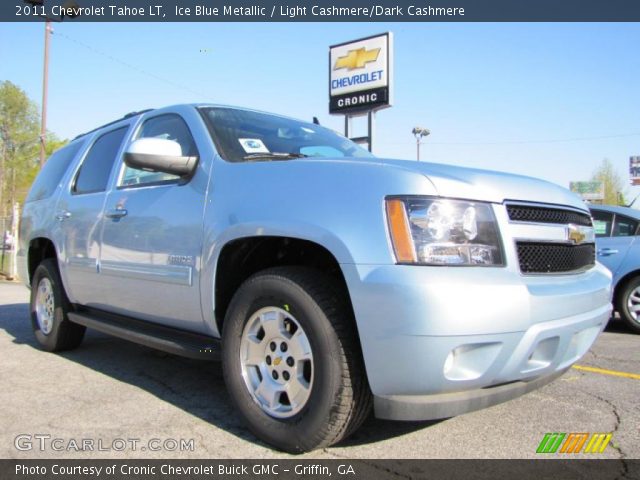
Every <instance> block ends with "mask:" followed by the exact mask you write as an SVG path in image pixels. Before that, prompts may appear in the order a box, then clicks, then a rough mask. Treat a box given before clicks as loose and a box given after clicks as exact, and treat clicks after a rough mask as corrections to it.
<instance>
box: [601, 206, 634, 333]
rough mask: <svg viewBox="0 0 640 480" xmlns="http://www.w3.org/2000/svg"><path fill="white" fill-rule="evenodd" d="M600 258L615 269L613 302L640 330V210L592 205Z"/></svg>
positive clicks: (624, 316)
mask: <svg viewBox="0 0 640 480" xmlns="http://www.w3.org/2000/svg"><path fill="white" fill-rule="evenodd" d="M590 208H591V214H592V216H593V221H594V228H595V233H596V245H597V248H598V260H599V261H600V262H602V263H603V264H604V265H605V266H606V267H607V268H608V269H609V270H611V272H612V273H613V304H614V307H615V309H616V311H617V312H618V314H619V315H620V318H621V319H622V320H624V322H625V323H626V324H627V325H628V326H629V327H630V328H631V330H632V331H634V332H635V333H640V242H639V241H638V235H639V234H640V211H638V210H636V209H633V208H628V207H617V206H610V205H592V206H591V207H590Z"/></svg>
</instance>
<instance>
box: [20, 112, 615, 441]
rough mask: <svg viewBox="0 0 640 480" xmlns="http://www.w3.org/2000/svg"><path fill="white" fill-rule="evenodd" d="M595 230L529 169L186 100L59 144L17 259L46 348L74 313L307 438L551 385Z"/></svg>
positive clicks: (604, 274) (598, 312) (73, 339)
mask: <svg viewBox="0 0 640 480" xmlns="http://www.w3.org/2000/svg"><path fill="white" fill-rule="evenodd" d="M594 240H595V238H594V231H593V226H592V221H591V217H590V215H589V211H588V210H587V208H586V207H585V205H584V204H583V202H582V201H581V200H580V199H578V198H577V197H576V196H575V195H574V194H572V193H571V192H569V191H568V190H565V189H564V188H561V187H559V186H556V185H553V184H550V183H547V182H544V181H541V180H536V179H533V178H528V177H523V176H517V175H510V174H505V173H498V172H490V171H483V170H475V169H466V168H459V167H452V166H447V165H438V164H430V163H419V162H413V161H400V160H388V159H381V158H376V157H374V156H372V155H371V154H369V153H368V152H366V151H365V150H363V149H362V148H361V147H359V146H358V145H356V144H355V143H353V142H351V141H350V140H348V139H346V138H345V137H342V136H340V135H338V134H336V133H335V132H333V131H331V130H328V129H326V128H324V127H321V126H319V125H316V124H314V123H305V122H301V121H297V120H293V119H290V118H286V117H281V116H277V115H271V114H266V113H261V112H256V111H251V110H245V109H239V108H232V107H223V106H214V105H181V106H175V107H168V108H164V109H160V110H151V111H145V112H139V113H134V114H129V115H127V116H125V117H124V118H122V119H121V120H117V121H115V122H112V123H110V124H108V125H104V126H102V127H100V128H97V129H95V130H93V131H91V132H89V133H86V134H83V135H80V136H79V137H77V138H76V139H75V140H73V141H72V142H71V143H69V144H68V145H66V146H65V147H64V148H62V149H60V150H58V151H57V152H56V153H54V154H53V155H52V156H51V158H50V159H49V160H48V161H47V163H46V164H45V166H44V168H43V169H42V171H41V173H40V174H39V175H38V177H37V178H36V180H35V182H34V184H33V186H32V188H31V191H30V193H29V196H28V199H27V201H26V204H25V206H24V212H23V217H22V221H21V228H20V250H19V253H18V255H19V258H20V260H21V275H22V278H24V279H26V282H27V283H28V284H29V285H30V287H31V307H30V308H31V322H32V324H33V330H34V332H35V336H36V338H37V339H38V342H39V343H40V344H41V345H42V347H43V348H44V349H45V350H48V351H60V350H66V349H71V348H75V347H77V346H78V345H79V344H80V342H81V341H82V338H83V334H84V331H85V328H86V327H88V328H93V329H96V330H100V331H103V332H107V333H109V334H112V335H116V336H118V337H122V338H125V339H128V340H132V341H134V342H138V343H141V344H144V345H147V346H150V347H154V348H158V349H161V350H164V351H167V352H171V353H174V354H178V355H185V356H188V357H193V358H203V359H212V360H221V361H222V368H223V372H224V377H225V381H226V385H227V388H228V391H229V395H230V397H231V399H232V401H233V403H234V405H235V406H236V407H237V409H238V410H239V411H240V413H241V415H242V416H243V418H244V419H245V420H246V423H247V424H248V426H249V427H250V428H251V430H252V431H253V432H254V433H255V434H256V435H257V436H258V437H259V438H260V439H262V440H264V441H266V442H268V443H270V444H271V445H274V446H276V447H277V448H280V449H282V450H286V451H289V452H303V451H308V450H312V449H315V448H321V447H324V446H327V445H331V444H333V443H335V442H338V441H340V440H341V439H344V438H346V437H347V436H348V435H350V434H351V433H352V432H354V431H355V430H356V429H357V428H358V427H359V426H360V424H361V423H362V422H363V420H364V419H365V418H366V417H367V416H368V415H369V414H370V412H371V410H372V409H373V411H374V413H375V415H376V416H377V417H379V418H383V419H395V420H426V419H437V418H446V417H450V416H454V415H459V414H462V413H465V412H470V411H473V410H477V409H480V408H483V407H487V406H490V405H495V404H497V403H500V402H504V401H506V400H509V399H512V398H515V397H517V396H519V395H522V394H524V393H526V392H529V391H531V390H533V389H535V388H538V387H540V386H542V385H545V384H546V383H548V382H550V381H552V380H553V379H555V378H557V377H558V376H559V375H561V374H562V373H563V372H565V371H566V370H567V369H568V368H569V367H570V366H571V365H572V364H573V363H574V362H575V361H576V360H578V359H579V358H580V357H581V356H582V355H584V354H585V352H587V350H588V349H589V348H590V347H591V345H592V344H593V342H594V341H595V340H596V338H597V337H598V334H599V333H600V332H601V331H602V330H603V328H604V327H605V325H606V323H607V321H608V319H609V315H610V312H611V274H610V273H609V271H608V270H607V269H606V268H604V267H603V266H602V265H600V264H598V263H596V261H595V243H594Z"/></svg>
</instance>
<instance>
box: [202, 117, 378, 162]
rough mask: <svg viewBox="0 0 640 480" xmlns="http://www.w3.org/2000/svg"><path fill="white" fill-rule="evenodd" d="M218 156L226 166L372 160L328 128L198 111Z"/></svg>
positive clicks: (280, 119)
mask: <svg viewBox="0 0 640 480" xmlns="http://www.w3.org/2000/svg"><path fill="white" fill-rule="evenodd" d="M200 111H201V112H202V113H203V116H204V118H205V121H206V122H207V124H208V126H209V131H210V132H211V136H212V137H213V141H214V142H215V144H216V147H217V148H218V152H219V153H220V155H221V156H222V158H224V159H225V160H228V161H230V162H248V161H265V160H290V159H295V158H303V157H332V158H336V157H372V156H373V155H371V154H370V153H369V152H368V151H367V150H365V149H364V148H362V147H360V146H359V145H357V144H355V143H353V142H352V141H351V140H349V139H347V138H345V137H343V136H341V135H338V134H337V133H335V132H334V131H332V130H329V129H328V128H324V127H321V126H320V125H316V124H314V123H305V122H300V121H297V120H292V119H290V118H285V117H280V116H277V115H270V114H267V113H259V112H252V111H248V110H240V109H236V108H225V107H206V108H201V109H200Z"/></svg>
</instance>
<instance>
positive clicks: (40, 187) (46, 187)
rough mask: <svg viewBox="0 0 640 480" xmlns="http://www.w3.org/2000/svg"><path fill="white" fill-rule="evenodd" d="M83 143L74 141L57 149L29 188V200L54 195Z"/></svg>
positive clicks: (33, 200) (32, 200)
mask: <svg viewBox="0 0 640 480" xmlns="http://www.w3.org/2000/svg"><path fill="white" fill-rule="evenodd" d="M82 144H83V142H82V141H78V142H74V143H72V144H70V145H67V146H65V147H63V148H61V149H60V150H57V151H56V152H55V153H54V154H53V155H51V156H50V157H49V159H48V160H47V162H46V163H45V164H44V166H43V167H42V170H40V173H39V174H38V176H37V177H36V179H35V181H34V182H33V185H32V186H31V190H29V196H28V197H27V199H26V201H27V202H35V201H36V200H42V199H44V198H49V197H50V196H51V195H53V192H55V190H56V187H57V186H58V184H59V183H60V180H62V177H63V175H64V174H65V172H66V171H67V168H69V164H70V163H71V160H73V159H74V157H75V156H76V154H77V153H78V150H80V147H81V146H82Z"/></svg>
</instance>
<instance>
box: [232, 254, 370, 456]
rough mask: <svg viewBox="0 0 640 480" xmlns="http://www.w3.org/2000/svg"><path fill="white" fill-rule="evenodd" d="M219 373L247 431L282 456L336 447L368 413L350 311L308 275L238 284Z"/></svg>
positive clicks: (326, 284)
mask: <svg viewBox="0 0 640 480" xmlns="http://www.w3.org/2000/svg"><path fill="white" fill-rule="evenodd" d="M223 368H224V376H225V382H226V384H227V388H228V390H229V393H230V395H231V397H232V399H233V400H234V403H235V404H236V405H237V406H238V408H239V410H240V412H241V414H242V416H243V417H244V418H245V420H246V421H247V423H248V425H249V428H250V429H251V430H252V431H253V432H254V433H255V434H256V435H257V436H258V437H259V438H260V439H262V440H264V441H266V442H268V443H270V444H272V445H274V446H276V447H277V448H280V449H282V450H285V451H288V452H292V453H299V452H304V451H309V450H313V449H315V448H321V447H324V446H328V445H331V444H333V443H335V442H337V441H339V440H341V439H342V438H343V437H344V436H345V435H346V434H348V433H350V432H351V431H353V430H355V429H356V428H357V427H358V426H359V425H360V423H362V421H363V420H364V419H365V418H366V416H367V415H368V413H369V411H370V408H371V394H370V392H369V388H368V384H367V381H366V375H365V372H364V366H363V362H362V355H361V353H360V347H359V342H358V340H357V334H356V329H355V323H354V321H353V315H352V313H351V310H350V306H349V305H348V303H347V301H346V299H345V298H344V295H341V294H340V292H338V291H337V289H335V288H334V287H333V283H332V280H331V279H330V278H329V277H326V276H325V275H323V274H322V273H320V272H317V271H314V270H310V269H306V268H297V267H283V268H274V269H270V270H265V271H263V272H260V273H258V274H256V275H254V276H253V277H251V278H249V279H248V280H247V281H246V282H245V283H243V284H242V286H241V287H240V288H239V289H238V291H237V292H236V294H235V295H234V297H233V300H232V302H231V304H230V306H229V309H228V311H227V315H226V318H225V321H224V328H223Z"/></svg>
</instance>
